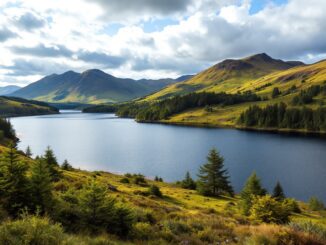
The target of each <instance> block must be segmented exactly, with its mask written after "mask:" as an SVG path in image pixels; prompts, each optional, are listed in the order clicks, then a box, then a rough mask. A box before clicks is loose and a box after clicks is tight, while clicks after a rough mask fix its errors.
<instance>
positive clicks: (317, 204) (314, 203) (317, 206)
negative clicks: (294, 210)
mask: <svg viewBox="0 0 326 245" xmlns="http://www.w3.org/2000/svg"><path fill="white" fill-rule="evenodd" d="M309 208H310V209H311V210H312V211H321V210H324V209H325V205H324V203H323V201H321V200H319V199H318V198H317V197H311V198H310V199H309Z"/></svg>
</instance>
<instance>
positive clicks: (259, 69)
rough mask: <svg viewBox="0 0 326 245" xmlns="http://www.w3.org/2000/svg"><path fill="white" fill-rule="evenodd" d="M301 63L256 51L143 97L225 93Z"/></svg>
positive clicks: (151, 98) (154, 97) (228, 60)
mask: <svg viewBox="0 0 326 245" xmlns="http://www.w3.org/2000/svg"><path fill="white" fill-rule="evenodd" d="M303 65H304V64H303V63H302V62H298V61H289V62H285V61H282V60H276V59H273V58H271V57H270V56H268V55H267V54H265V53H263V54H257V55H253V56H250V57H247V58H243V59H240V60H232V59H227V60H224V61H222V62H221V63H218V64H216V65H214V66H212V67H210V68H208V69H207V70H204V71H202V72H200V73H198V74H197V75H195V76H193V77H192V78H190V79H189V80H187V81H185V82H182V83H178V84H173V85H170V86H168V87H167V88H165V89H163V90H161V91H159V92H157V93H155V94H153V95H151V96H148V97H147V98H146V100H147V101H150V100H157V99H163V98H166V97H170V96H174V95H180V94H186V93H189V92H203V91H204V92H228V91H229V90H236V89H237V88H239V87H241V86H242V84H244V83H246V82H248V81H251V80H254V79H257V78H260V77H262V76H265V75H267V74H270V73H273V72H277V71H283V70H287V69H290V68H292V67H295V66H303Z"/></svg>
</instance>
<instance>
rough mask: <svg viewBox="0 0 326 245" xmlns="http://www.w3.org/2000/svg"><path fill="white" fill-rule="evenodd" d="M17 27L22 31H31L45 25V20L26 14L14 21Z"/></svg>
mask: <svg viewBox="0 0 326 245" xmlns="http://www.w3.org/2000/svg"><path fill="white" fill-rule="evenodd" d="M16 23H17V25H18V26H19V27H20V28H22V29H24V30H27V31H28V30H33V29H38V28H41V27H43V26H44V25H45V23H46V22H45V20H43V19H41V18H39V17H36V16H35V15H34V14H32V13H30V12H27V13H25V14H23V15H22V16H20V17H19V18H18V20H17V21H16Z"/></svg>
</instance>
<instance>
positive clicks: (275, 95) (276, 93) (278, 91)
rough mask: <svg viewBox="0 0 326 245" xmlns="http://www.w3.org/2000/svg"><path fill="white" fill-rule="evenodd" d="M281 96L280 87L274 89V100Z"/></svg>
mask: <svg viewBox="0 0 326 245" xmlns="http://www.w3.org/2000/svg"><path fill="white" fill-rule="evenodd" d="M280 94H281V92H280V90H279V88H278V87H275V88H274V89H273V92H272V98H276V97H277V96H279V95H280Z"/></svg>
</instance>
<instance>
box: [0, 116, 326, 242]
mask: <svg viewBox="0 0 326 245" xmlns="http://www.w3.org/2000/svg"><path fill="white" fill-rule="evenodd" d="M7 124H8V125H9V127H10V122H7ZM7 127H8V126H7ZM11 132H12V133H14V131H13V130H12V128H11ZM6 142H7V143H8V142H11V144H9V145H7V147H5V146H0V156H1V158H0V204H1V205H0V220H1V224H0V244H9V245H10V244H135V243H136V244H144V243H145V244H216V243H221V244H324V243H325V241H326V212H325V207H324V204H323V203H322V201H320V200H319V199H318V198H315V197H313V198H312V199H311V200H310V202H309V204H305V203H302V202H298V201H296V200H294V199H291V198H286V196H285V194H284V191H283V189H282V186H281V184H280V183H277V184H276V186H275V188H274V191H273V192H272V193H270V194H268V193H267V191H266V190H265V189H264V188H263V186H262V185H261V182H260V179H259V177H258V176H257V175H256V174H255V173H253V174H252V175H251V176H250V177H249V178H248V180H247V182H246V183H245V184H244V188H243V190H242V191H241V193H239V194H235V193H234V191H233V188H232V185H231V184H230V182H229V175H228V173H227V169H225V166H224V159H223V157H222V156H221V155H220V154H219V153H218V151H216V150H215V149H212V150H211V151H210V153H209V155H208V157H207V161H206V163H205V164H203V165H202V166H201V168H200V169H199V171H198V179H196V180H194V179H192V177H191V176H190V174H189V173H186V176H185V179H184V180H181V181H179V182H177V183H172V184H169V183H165V182H164V181H163V179H162V178H161V177H159V176H156V177H155V178H154V179H153V180H150V179H146V178H145V177H144V176H143V175H141V174H125V175H124V176H121V175H115V174H111V173H107V172H102V171H95V172H88V171H82V170H79V169H75V168H73V167H72V166H71V165H70V164H69V162H68V161H64V163H62V164H61V165H60V164H59V163H58V161H57V159H56V157H55V154H54V153H53V151H52V150H51V149H50V148H47V149H46V151H45V153H44V155H43V156H36V157H34V158H33V157H32V155H33V154H32V150H31V149H30V148H28V149H26V151H25V152H21V151H18V150H17V149H16V148H15V145H14V144H13V143H14V141H12V140H9V139H8V140H7V141H6Z"/></svg>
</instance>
